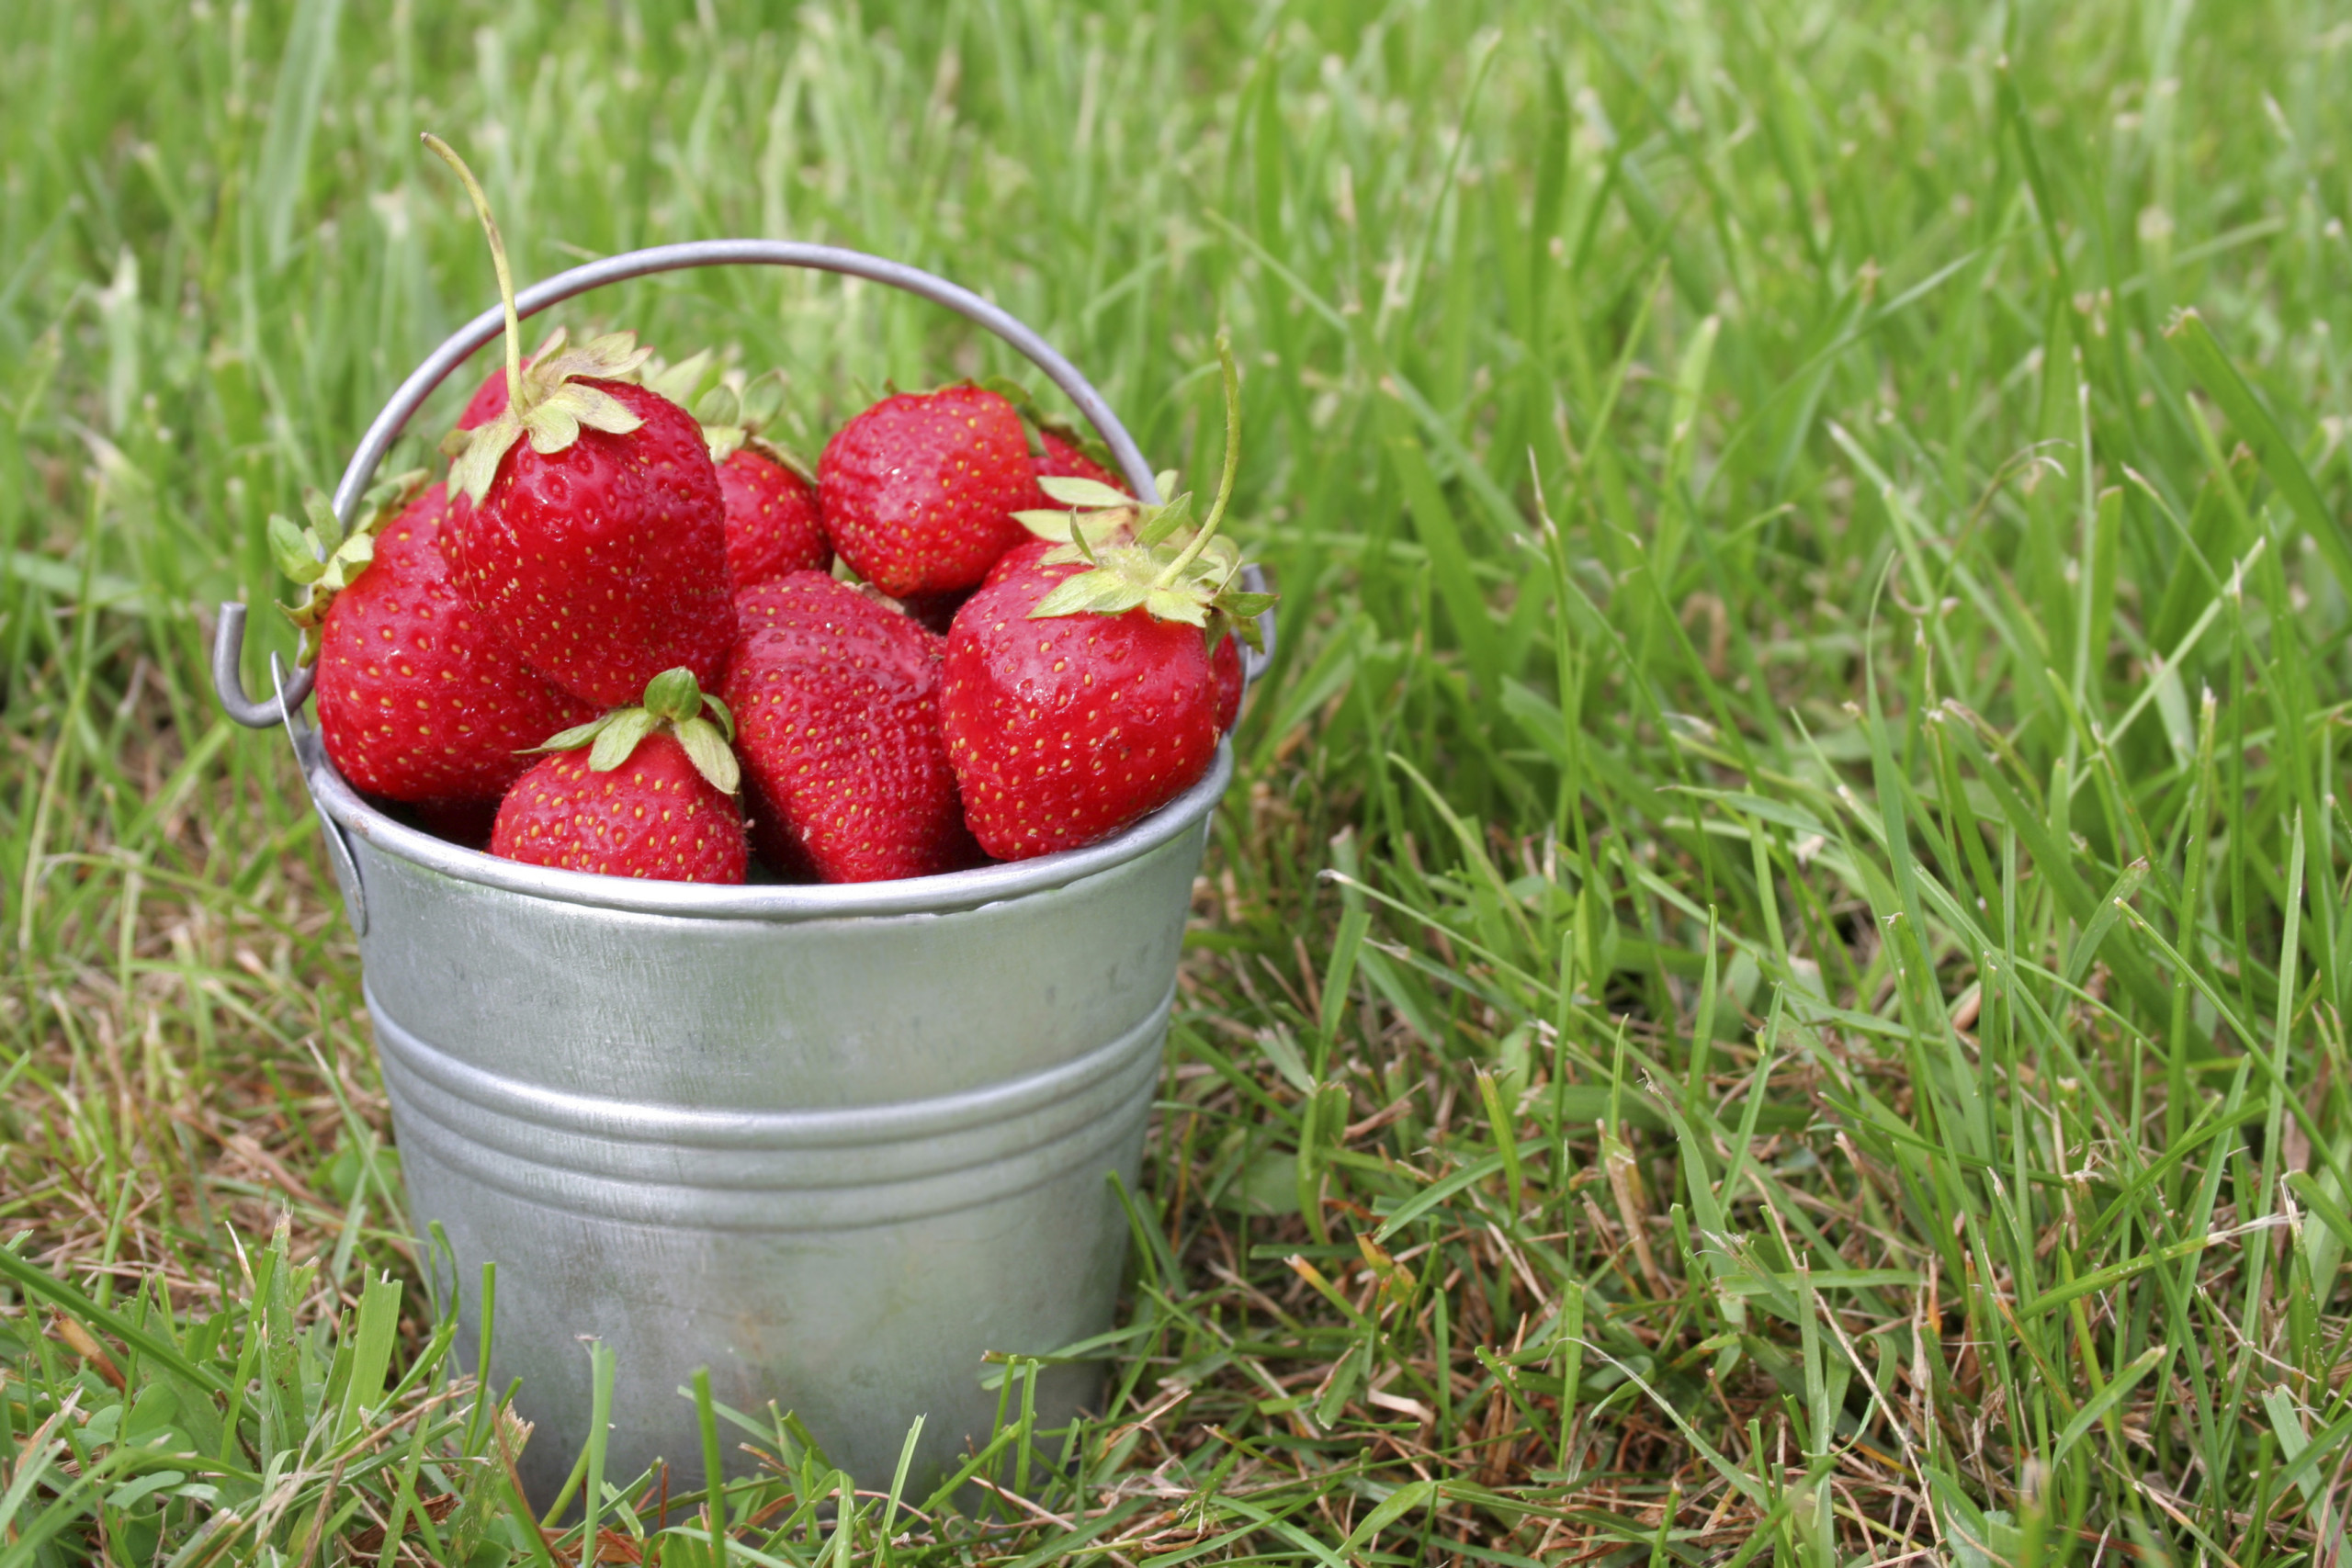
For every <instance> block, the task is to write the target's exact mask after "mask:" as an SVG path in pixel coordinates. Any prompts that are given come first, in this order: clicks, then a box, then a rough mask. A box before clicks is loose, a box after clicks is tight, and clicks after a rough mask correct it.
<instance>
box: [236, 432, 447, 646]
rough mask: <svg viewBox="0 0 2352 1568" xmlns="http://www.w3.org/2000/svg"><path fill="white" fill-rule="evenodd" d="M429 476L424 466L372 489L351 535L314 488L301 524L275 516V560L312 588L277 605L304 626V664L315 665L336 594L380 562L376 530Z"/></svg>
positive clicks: (272, 527) (307, 494)
mask: <svg viewBox="0 0 2352 1568" xmlns="http://www.w3.org/2000/svg"><path fill="white" fill-rule="evenodd" d="M430 477H431V476H429V475H428V474H426V473H425V471H424V469H423V468H413V469H411V470H410V471H409V472H407V473H404V474H395V475H394V476H393V477H392V478H390V479H385V480H382V481H381V482H379V483H378V484H376V485H374V486H372V487H371V488H370V489H369V490H368V493H367V494H365V495H364V496H362V497H360V501H359V516H358V519H357V521H356V522H355V523H354V524H353V525H352V526H351V531H350V532H349V533H347V534H346V533H345V532H344V527H343V522H342V519H340V518H338V517H337V516H335V514H334V506H333V505H332V504H330V503H329V502H328V501H327V498H326V497H325V496H324V495H323V494H322V493H321V492H320V491H316V490H306V491H303V492H302V515H303V518H304V519H305V521H304V522H303V523H302V524H299V525H298V524H296V523H295V522H294V521H293V520H292V519H290V518H287V517H282V516H279V515H277V514H276V513H272V514H271V516H270V519H269V553H270V557H271V558H272V559H273V560H275V561H276V562H277V570H280V571H282V572H284V573H285V574H286V575H287V576H288V577H289V578H292V579H293V580H294V581H295V582H297V583H299V584H300V585H301V586H302V587H304V588H307V589H308V590H310V592H307V593H305V594H304V595H303V596H302V602H301V603H300V604H280V605H279V606H278V608H279V609H280V610H282V611H284V612H285V614H286V618H287V619H288V620H289V621H291V622H293V623H294V624H295V625H296V626H299V627H300V628H301V632H302V648H301V652H300V655H299V658H300V661H301V662H302V663H304V664H310V663H313V662H315V661H316V660H317V659H318V657H319V642H320V638H321V637H322V636H323V635H324V628H325V626H326V619H327V607H328V606H329V605H331V604H334V596H335V595H336V594H338V593H340V592H343V591H344V590H345V588H348V587H350V586H351V583H352V581H353V580H354V579H356V578H357V577H358V575H359V574H360V573H361V572H363V571H365V570H368V562H370V561H372V560H374V559H375V558H376V532H377V530H378V529H379V528H381V527H382V526H383V525H384V523H385V520H386V519H388V518H391V517H395V516H398V515H399V514H400V512H401V508H402V507H404V506H406V505H407V504H408V503H409V502H410V500H411V499H412V498H413V497H414V496H415V494H416V492H417V491H420V490H423V489H424V481H425V480H426V479H428V478H430Z"/></svg>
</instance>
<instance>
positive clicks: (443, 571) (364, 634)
mask: <svg viewBox="0 0 2352 1568" xmlns="http://www.w3.org/2000/svg"><path fill="white" fill-rule="evenodd" d="M422 479H424V476H423V475H422V474H416V475H412V476H408V477H407V478H406V479H402V480H398V481H394V484H395V487H397V488H395V489H393V490H391V491H390V493H389V494H387V493H385V492H382V491H379V497H378V498H371V499H379V498H380V500H381V501H382V502H384V504H380V505H379V506H377V507H376V508H374V509H373V510H371V513H370V514H369V515H368V517H367V518H366V519H364V520H363V521H362V522H361V524H360V525H359V526H358V527H357V528H356V529H354V530H353V533H352V536H350V537H349V538H347V539H344V540H341V541H340V542H339V543H338V545H337V547H336V549H335V550H334V554H333V555H332V556H331V557H330V559H329V560H328V561H327V562H326V563H324V564H323V565H322V563H320V562H319V561H318V560H317V558H316V556H315V554H314V552H313V551H312V549H311V542H312V540H313V539H317V538H318V537H319V535H318V533H317V532H316V529H317V528H320V527H323V528H332V526H333V514H332V513H326V515H325V516H324V517H322V518H320V520H319V522H318V524H317V525H315V526H314V531H313V534H312V536H311V538H310V539H304V538H300V537H299V536H294V529H293V526H292V525H290V524H287V525H284V527H283V528H282V529H281V528H280V527H279V525H278V524H279V522H280V521H282V520H273V523H272V527H271V534H272V537H273V541H274V542H276V543H277V544H278V545H279V546H280V549H279V554H280V557H281V561H280V564H281V565H283V566H285V567H286V568H287V569H288V571H289V572H290V573H292V574H293V575H295V576H297V577H301V576H305V575H308V576H309V577H310V579H311V583H312V589H311V603H310V604H307V605H305V606H303V608H302V609H300V610H299V611H296V612H293V613H292V614H293V615H294V618H295V620H296V622H297V624H299V625H301V626H303V627H304V638H303V640H304V643H305V652H306V653H311V652H315V654H316V656H317V660H318V694H319V728H320V731H321V733H322V736H323V738H324V739H325V742H326V749H327V755H328V756H329V757H331V758H332V759H334V765H335V766H336V767H337V768H338V769H340V770H341V771H342V773H343V775H344V777H345V778H347V779H349V780H350V781H351V783H352V784H354V785H355V786H356V787H357V788H359V789H361V790H364V791H366V792H367V793H368V794H370V795H381V796H384V797H385V798H387V799H391V800H401V801H408V802H413V803H416V804H420V805H423V806H425V807H427V808H428V809H427V812H426V817H427V820H428V823H429V824H430V823H433V822H435V821H438V820H440V819H442V818H448V819H450V820H456V819H458V818H459V817H462V816H463V814H464V810H463V808H464V807H468V806H469V805H471V804H472V803H477V802H482V801H495V800H496V799H497V798H498V796H499V795H500V794H502V793H503V791H504V790H505V788H506V786H507V785H508V784H512V783H514V782H515V779H516V778H517V777H519V776H520V775H521V774H522V773H523V771H524V770H525V769H526V768H527V767H528V766H529V765H530V764H529V763H528V762H527V761H525V760H524V759H523V758H522V757H521V756H519V755H518V754H517V753H518V752H519V751H520V750H522V749H523V748H526V747H528V746H532V745H535V744H536V743H537V741H538V740H539V739H541V738H542V737H544V736H545V735H547V734H548V731H550V730H553V729H558V728H562V727H563V726H565V725H567V724H576V723H578V722H580V721H581V720H582V719H583V718H586V717H588V716H590V715H591V714H593V713H594V707H593V705H589V704H586V703H582V702H581V701H580V700H579V699H578V698H576V697H573V696H571V694H568V693H566V692H564V691H562V690H561V689H560V688H558V687H556V686H553V685H550V684H549V683H548V682H546V681H545V680H542V679H541V678H540V677H539V676H538V675H537V674H535V673H533V672H532V671H530V669H529V668H527V667H526V665H525V664H524V663H523V660H522V658H521V656H520V655H518V654H517V653H516V652H515V650H514V649H513V648H512V647H510V646H509V645H508V644H507V642H506V640H505V638H504V637H502V636H501V635H500V634H499V632H498V630H497V628H496V627H495V626H493V625H492V623H491V621H490V619H489V617H487V616H485V615H481V613H480V612H478V611H476V610H475V609H474V608H473V606H472V605H470V604H467V603H466V601H465V598H464V597H463V596H462V595H461V594H459V593H458V590H457V587H456V585H455V584H454V583H453V582H452V581H450V575H449V568H448V564H447V561H446V560H445V559H444V558H443V556H442V550H441V534H442V529H443V525H444V520H445V518H446V517H447V513H448V497H447V492H446V491H444V490H443V489H442V487H441V486H439V485H437V484H436V485H434V486H432V487H431V488H429V489H427V490H424V491H423V492H422V493H421V494H415V495H414V499H413V500H410V501H409V502H408V503H407V505H406V506H404V507H402V508H401V510H400V512H399V513H398V515H397V516H394V517H392V518H391V519H390V521H389V522H387V521H385V520H384V514H385V513H386V512H387V511H389V510H390V504H392V503H396V502H397V501H398V500H399V499H400V498H401V497H402V496H403V495H405V494H408V493H413V491H414V489H415V485H416V483H418V482H420V481H422ZM323 511H324V507H323V503H321V504H320V505H319V506H318V507H317V508H316V509H315V512H314V514H315V513H316V512H323ZM338 588H339V590H340V591H338Z"/></svg>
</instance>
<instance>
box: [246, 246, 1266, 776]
mask: <svg viewBox="0 0 2352 1568" xmlns="http://www.w3.org/2000/svg"><path fill="white" fill-rule="evenodd" d="M741 265H755V266H797V267H807V268H809V269H811V270H813V271H818V272H838V273H842V274H844V275H846V276H851V277H863V278H866V279H868V280H870V281H872V282H875V283H880V284H886V285H888V287H890V288H899V289H903V290H904V291H906V292H907V293H909V294H912V295H915V296H917V297H918V298H920V299H928V300H930V301H932V303H933V304H935V305H944V306H945V307H947V309H949V310H953V311H955V312H956V314H957V315H960V316H963V317H965V318H966V319H967V320H968V321H974V322H976V323H978V325H980V326H983V327H986V328H987V329H988V330H989V331H990V332H992V333H995V334H996V335H997V336H999V337H1001V338H1002V339H1003V340H1004V341H1005V342H1006V343H1008V344H1012V346H1013V347H1014V348H1016V349H1018V350H1020V351H1021V353H1022V354H1023V355H1026V356H1027V357H1028V359H1029V360H1030V362H1031V363H1033V364H1035V366H1036V367H1037V368H1038V369H1040V370H1043V371H1044V372H1045V373H1046V378H1047V379H1048V380H1050V381H1052V382H1053V384H1054V385H1055V386H1057V387H1059V388H1060V389H1062V391H1063V393H1064V394H1065V395H1066V396H1068V397H1069V400H1070V401H1071V402H1072V403H1075V404H1076V405H1077V406H1078V412H1080V413H1081V414H1084V415H1085V416H1086V420H1087V423H1090V424H1091V425H1093V426H1094V429H1095V432H1096V434H1100V435H1101V436H1102V437H1103V444H1104V445H1105V446H1109V447H1110V449H1111V455H1112V457H1114V458H1115V459H1116V460H1117V462H1118V465H1119V472H1120V473H1121V475H1123V476H1124V477H1125V479H1126V481H1127V487H1128V488H1129V489H1130V490H1132V491H1135V493H1136V497H1137V498H1138V499H1139V500H1141V501H1143V502H1147V503H1154V502H1159V499H1160V495H1159V487H1158V486H1157V485H1156V484H1154V483H1153V482H1152V473H1151V465H1150V464H1149V463H1148V462H1146V461H1145V460H1144V456H1143V453H1142V451H1141V450H1140V449H1139V448H1138V447H1137V446H1136V443H1135V437H1133V436H1132V435H1129V434H1127V429H1126V426H1125V425H1123V424H1121V423H1119V416H1118V415H1116V414H1114V413H1113V412H1111V405H1110V404H1109V403H1107V402H1105V401H1104V400H1103V394H1102V393H1100V392H1098V391H1096V390H1095V389H1094V387H1093V384H1092V383H1091V382H1090V381H1088V380H1087V378H1085V377H1083V376H1081V375H1080V374H1079V373H1078V367H1076V366H1074V365H1072V364H1071V363H1070V362H1069V360H1067V359H1065V358H1063V357H1062V356H1061V355H1060V354H1059V353H1058V352H1057V351H1056V350H1055V348H1054V346H1053V344H1049V343H1047V342H1046V340H1045V339H1044V338H1042V337H1039V336H1038V335H1037V334H1036V333H1035V332H1033V331H1032V330H1031V329H1030V328H1029V327H1028V326H1026V325H1024V324H1023V322H1022V321H1019V320H1017V319H1016V318H1014V317H1013V316H1012V315H1011V314H1009V313H1008V312H1007V311H1005V310H1002V309H1001V308H1000V307H998V306H996V305H994V304H991V303H990V302H989V301H988V300H986V299H981V298H980V297H979V296H978V295H977V294H975V293H973V292H972V291H971V290H970V289H968V288H963V287H962V286H960V285H958V284H954V283H950V282H948V281H947V280H946V279H945V278H944V277H940V276H935V275H934V274H932V273H928V272H925V271H923V270H922V268H921V267H914V266H909V265H906V264H905V263H904V262H894V261H888V260H885V259H884V258H882V257H880V256H874V255H868V254H865V252H863V251H851V250H844V249H842V247H840V246H838V245H812V244H805V243H801V242H799V241H797V240H693V241H688V242H686V243H683V244H676V245H653V246H650V247H649V248H647V249H645V250H641V251H629V252H626V253H624V254H620V255H616V256H606V257H605V258H604V259H603V260H601V261H593V262H589V263H587V264H586V265H582V266H575V267H573V268H572V269H571V271H569V272H560V273H558V274H556V276H553V277H550V278H548V279H546V280H544V281H542V282H539V283H535V284H533V285H532V286H531V287H530V288H526V289H524V290H523V292H522V293H521V294H520V295H519V296H517V298H516V299H515V310H516V313H517V314H519V315H521V316H524V317H526V318H527V317H530V316H536V315H537V314H538V313H539V312H540V311H542V310H547V309H548V308H549V307H550V306H553V305H560V304H561V303H562V302H563V301H564V300H566V299H571V298H572V297H573V296H574V295H578V294H585V293H587V292H588V291H589V290H590V289H592V288H603V287H605V285H606V284H610V283H623V282H627V281H628V279H630V278H633V277H645V276H650V275H651V274H654V273H659V272H680V271H684V270H685V269H686V268H689V267H700V266H741ZM505 330H506V316H505V310H504V308H503V306H497V305H493V306H492V307H491V308H490V309H489V310H484V311H483V312H482V313H481V315H479V316H476V317H475V318H474V319H473V320H472V321H468V322H467V323H466V324H465V325H464V326H462V327H460V328H458V330H457V331H456V332H454V333H450V334H449V338H448V341H447V342H446V343H444V344H442V345H441V346H440V347H439V348H436V349H435V350H434V351H433V353H432V355H430V356H429V357H428V358H427V359H426V360H425V361H424V364H422V365H420V366H418V367H416V368H415V369H414V370H413V371H412V372H410V374H409V378H408V379H407V380H405V381H403V382H401V385H400V389H399V390H398V391H396V392H394V393H393V394H392V397H391V400H390V402H388V403H386V404H385V405H384V410H383V412H381V413H379V414H378V415H377V416H376V419H375V423H372V424H370V425H369V426H368V434H366V435H364V436H362V437H361V438H360V442H359V448H358V450H357V451H356V452H354V453H352V455H351V463H350V465H349V466H348V467H347V468H345V469H344V470H343V479H342V480H341V481H340V482H339V483H337V484H336V486H335V487H334V514H335V516H336V517H338V518H339V519H341V520H342V523H343V525H344V527H345V528H346V529H348V528H349V527H350V526H351V525H352V524H353V523H354V522H355V521H356V519H357V517H358V513H359V504H360V498H361V497H362V496H364V495H365V494H366V493H367V491H368V485H369V483H370V482H372V481H373V480H374V479H375V477H376V469H377V468H379V466H380V465H381V464H382V463H383V460H384V455H385V454H386V453H387V452H389V451H390V450H391V446H392V443H393V441H395V440H396V439H398V438H399V436H400V434H401V431H402V430H403V429H405V428H406V427H407V425H408V422H409V420H410V419H411V418H413V416H414V415H415V413H416V411H417V410H418V409H420V408H422V407H423V406H424V400H425V399H427V398H429V397H431V396H432V395H433V392H434V389H435V388H437V387H439V386H440V385H441V383H442V382H443V381H444V380H446V379H447V378H448V375H449V373H450V372H451V371H452V370H455V369H456V368H457V367H458V366H460V365H462V364H464V363H465V362H466V361H467V360H468V359H469V358H471V357H472V356H473V354H474V351H475V350H477V349H479V348H481V346H482V345H483V344H487V343H489V342H490V341H491V340H492V339H493V338H495V337H497V336H498V335H499V333H502V332H503V331H505ZM1248 577H1249V579H1250V586H1251V587H1252V588H1258V589H1262V588H1263V587H1264V583H1263V581H1262V579H1261V575H1260V573H1259V571H1258V569H1257V568H1256V567H1254V566H1252V567H1250V568H1249V569H1248ZM1259 625H1260V626H1261V629H1262V630H1263V633H1264V636H1265V641H1266V649H1265V651H1264V652H1263V653H1259V652H1256V651H1254V650H1246V649H1245V651H1244V659H1245V664H1244V674H1245V676H1246V678H1247V679H1249V680H1250V681H1253V682H1254V681H1255V680H1257V678H1258V677H1259V676H1260V675H1261V674H1262V673H1263V672H1264V671H1265V668H1266V663H1267V661H1268V660H1270V659H1271V658H1272V655H1273V648H1274V626H1273V615H1272V612H1271V611H1269V612H1268V613H1267V614H1266V615H1262V616H1261V617H1260V620H1259ZM244 632H245V606H243V604H223V605H221V606H220V626H219V629H218V630H217V631H216V632H215V634H214V636H213V639H212V683H213V687H214V690H215V692H216V694H218V695H219V697H220V705H221V707H222V708H223V709H224V710H226V711H227V713H228V715H229V716H230V717H231V718H232V719H235V720H236V721H237V722H238V723H239V724H242V725H244V726H246V727H247V728H254V729H266V728H269V727H270V726H272V725H277V724H283V723H285V722H286V720H287V716H288V714H289V713H291V712H292V711H294V710H296V709H299V708H300V706H301V705H302V703H303V700H304V699H305V698H307V697H308V696H309V695H310V694H311V683H312V679H313V677H312V672H311V669H310V668H309V667H308V666H305V667H303V668H301V669H300V670H297V671H294V673H293V674H292V675H291V676H290V677H288V680H287V682H286V685H285V690H284V694H283V697H282V699H281V697H280V696H279V695H277V694H272V695H270V696H268V697H266V698H264V699H263V700H261V701H259V702H255V701H254V700H253V699H252V698H251V697H249V696H247V695H246V694H245V689H244V682H243V676H242V675H241V674H240V673H239V671H240V669H241V667H242V663H243V643H244Z"/></svg>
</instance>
